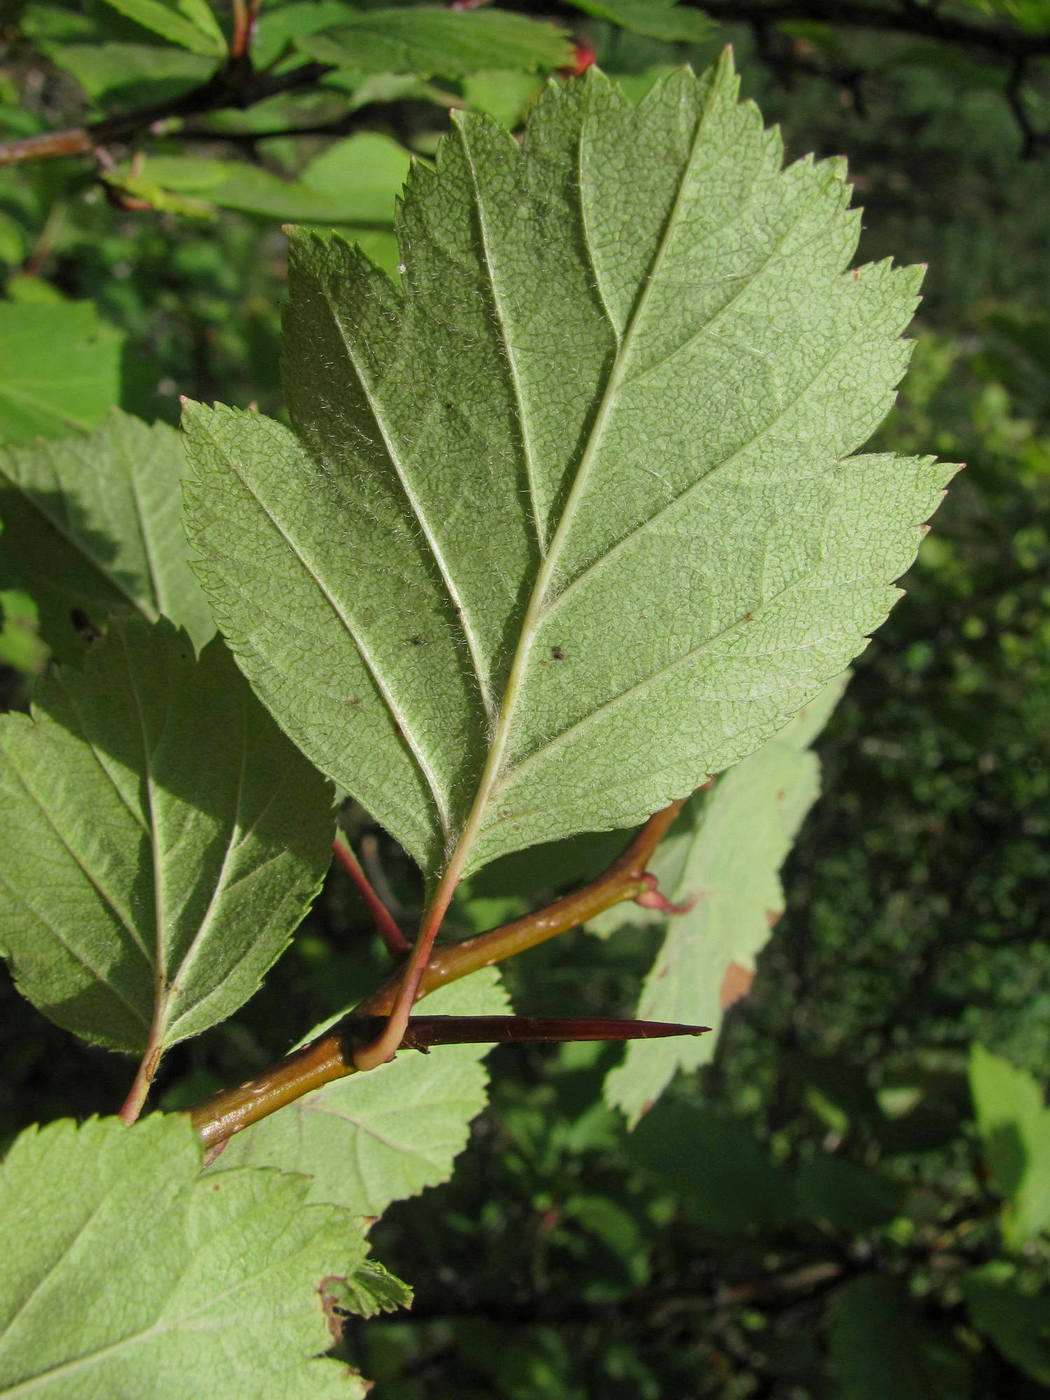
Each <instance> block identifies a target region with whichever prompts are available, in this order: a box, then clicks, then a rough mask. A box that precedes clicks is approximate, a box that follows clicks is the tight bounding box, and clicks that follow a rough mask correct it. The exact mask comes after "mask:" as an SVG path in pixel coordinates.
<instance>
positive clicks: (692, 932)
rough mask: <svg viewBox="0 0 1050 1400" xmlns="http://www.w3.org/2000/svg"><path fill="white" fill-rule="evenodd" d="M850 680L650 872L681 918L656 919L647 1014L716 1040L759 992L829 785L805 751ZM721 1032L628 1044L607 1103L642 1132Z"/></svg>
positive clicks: (837, 685)
mask: <svg viewBox="0 0 1050 1400" xmlns="http://www.w3.org/2000/svg"><path fill="white" fill-rule="evenodd" d="M844 684H845V677H840V678H839V679H837V680H835V681H833V682H832V683H831V684H830V685H829V686H828V687H827V688H826V689H825V690H824V691H823V692H822V693H821V695H820V696H818V697H817V699H816V700H814V701H813V702H812V704H810V705H808V706H807V707H806V708H805V709H804V710H803V711H802V712H801V713H800V715H799V716H798V717H797V718H796V719H795V720H794V721H793V722H792V723H791V724H790V725H788V727H787V728H786V729H784V730H782V731H781V732H780V733H779V734H778V735H777V736H776V737H775V738H773V739H770V740H768V741H767V742H766V743H765V744H764V745H763V746H762V748H760V749H759V750H758V752H757V753H753V754H751V755H750V757H748V758H745V759H744V760H743V761H742V762H740V763H738V764H737V765H736V766H735V767H734V768H732V769H731V770H730V771H729V772H728V773H726V774H725V775H724V776H723V777H721V778H720V779H719V781H718V784H717V785H716V787H715V789H714V791H713V792H711V793H710V794H705V793H700V794H698V795H697V797H696V798H694V800H693V802H692V803H691V804H690V807H689V809H687V811H686V813H685V816H684V819H683V820H682V822H681V823H680V824H679V825H678V826H677V827H676V829H675V831H674V832H673V833H672V835H671V837H670V838H669V840H668V841H667V842H665V844H664V846H663V847H662V848H661V849H660V850H658V851H657V853H656V856H655V857H654V859H653V860H652V862H651V863H650V869H651V871H652V872H653V874H654V875H656V876H657V878H658V879H659V881H660V888H661V890H662V891H663V892H664V894H666V895H667V896H668V897H669V898H670V899H671V901H672V902H673V903H675V904H680V905H688V906H691V907H688V908H686V909H685V912H683V913H681V914H672V915H670V916H668V915H661V914H655V915H653V916H652V918H653V919H655V920H658V921H659V922H660V923H662V924H663V925H664V926H665V927H666V929H667V933H666V937H665V939H664V942H663V946H662V947H661V949H660V952H659V954H658V955H657V958H656V961H655V963H654V964H653V967H652V970H651V971H650V973H649V975H648V977H647V978H646V980H645V985H644V987H643V988H642V993H641V996H640V998H639V1001H638V1010H637V1015H638V1016H640V1017H645V1018H652V1019H654V1020H661V1021H664V1020H666V1021H672V1020H689V1021H695V1022H696V1023H697V1024H700V1025H706V1026H711V1027H712V1029H713V1030H715V1031H717V1029H718V1027H719V1025H720V1024H721V1021H722V1015H723V1012H724V1010H725V1009H726V1008H727V1007H728V1006H730V1005H732V1003H733V1002H734V1001H735V1000H737V999H738V998H739V997H740V996H741V995H744V994H746V992H747V991H748V990H749V988H750V979H751V977H752V976H753V974H754V968H755V958H756V956H757V954H758V953H759V951H760V950H761V949H762V948H763V947H764V946H765V944H766V942H767V941H768V939H769V936H770V933H771V931H772V928H773V925H774V924H775V923H776V921H777V919H778V918H779V917H780V915H781V913H782V912H783V909H784V891H783V889H782V888H781V884H780V874H779V872H780V867H781V865H782V864H783V863H784V860H785V859H786V857H787V854H788V852H789V850H790V849H791V843H792V841H793V840H794V837H795V834H796V832H797V831H798V828H799V826H800V825H801V823H802V820H803V818H804V817H805V815H806V813H807V811H808V810H809V808H810V806H811V805H812V804H813V802H814V801H815V800H816V797H817V793H818V790H819V785H820V778H819V764H818V762H817V759H816V757H815V755H814V754H812V753H810V752H809V751H808V749H807V745H808V744H809V743H811V742H812V740H813V739H814V738H815V737H816V735H817V734H818V733H819V732H820V730H821V729H822V728H823V727H824V724H825V722H826V720H827V717H828V715H829V714H830V713H831V710H832V708H833V707H834V705H835V704H836V702H837V701H838V698H839V696H840V695H841V693H842V689H843V686H844ZM632 922H638V920H637V918H636V916H635V914H634V911H633V910H632V911H631V912H630V913H627V914H625V913H624V912H623V910H622V908H621V909H611V910H609V911H608V913H607V914H605V915H603V916H602V919H601V921H600V922H599V928H601V929H603V930H607V929H609V928H615V927H618V926H620V925H622V924H624V923H628V924H630V923H632ZM716 1043H717V1035H710V1036H705V1037H704V1038H703V1039H701V1040H675V1041H671V1040H668V1041H662V1042H656V1041H651V1042H649V1041H646V1042H637V1043H635V1044H632V1045H631V1046H629V1047H628V1049H627V1052H626V1054H625V1056H624V1060H623V1063H622V1065H620V1066H618V1067H617V1068H616V1069H614V1070H612V1071H611V1072H610V1073H609V1075H608V1077H607V1078H606V1081H605V1097H606V1101H607V1102H608V1103H611V1104H614V1105H616V1106H617V1107H618V1108H621V1109H622V1110H623V1111H624V1113H625V1114H626V1115H627V1117H628V1119H629V1121H630V1122H631V1123H636V1122H637V1121H638V1119H639V1117H640V1116H641V1115H642V1114H643V1113H644V1112H645V1111H646V1110H647V1108H648V1106H649V1105H651V1104H652V1103H653V1102H654V1101H655V1100H656V1099H657V1098H658V1097H659V1096H660V1094H661V1093H662V1092H663V1090H664V1089H665V1088H666V1087H667V1084H668V1083H669V1082H670V1080H671V1077H672V1076H673V1074H674V1073H675V1071H676V1070H679V1069H682V1070H691V1069H697V1068H698V1067H699V1066H700V1065H704V1064H708V1063H709V1062H710V1061H711V1060H712V1059H713V1057H714V1052H715V1045H716Z"/></svg>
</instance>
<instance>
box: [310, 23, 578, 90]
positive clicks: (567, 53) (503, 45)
mask: <svg viewBox="0 0 1050 1400" xmlns="http://www.w3.org/2000/svg"><path fill="white" fill-rule="evenodd" d="M296 43H297V46H298V47H299V48H300V49H301V50H302V51H303V53H307V54H309V55H310V56H311V57H312V58H317V59H320V61H321V62H322V63H334V64H336V65H338V66H339V67H342V68H357V69H363V70H364V71H365V72H369V73H388V72H393V73H433V74H440V75H441V76H442V77H446V78H460V77H464V76H465V75H466V74H468V73H472V72H474V71H475V69H478V68H527V69H535V68H564V67H566V66H567V65H570V64H571V63H572V47H571V45H570V44H569V41H568V38H567V36H566V35H565V34H564V33H563V31H561V30H560V29H556V28H555V27H554V26H553V25H550V24H543V23H540V22H538V21H537V20H532V19H528V18H527V17H526V16H525V15H515V14H509V13H507V12H506V11H502V12H498V11H495V10H478V11H464V10H461V11H453V10H440V9H437V8H431V7H429V6H424V7H422V8H419V9H412V10H408V11H406V10H369V11H367V12H366V13H364V14H362V13H360V12H357V11H354V10H351V9H349V8H347V12H346V18H345V19H344V21H343V22H342V23H341V24H339V25H338V26H337V27H335V28H333V29H331V30H329V31H328V32H326V33H324V34H307V35H303V36H301V37H299V38H297V40H296Z"/></svg>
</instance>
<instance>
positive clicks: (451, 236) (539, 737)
mask: <svg viewBox="0 0 1050 1400" xmlns="http://www.w3.org/2000/svg"><path fill="white" fill-rule="evenodd" d="M847 200H848V189H847V186H846V184H845V168H844V165H843V163H842V162H841V161H840V160H832V161H826V162H817V163H814V162H813V161H812V160H810V159H806V160H803V161H800V162H798V163H796V164H794V165H792V166H789V167H788V168H787V169H786V170H781V143H780V138H779V136H778V134H777V132H776V131H766V130H764V129H763V127H762V123H761V118H760V115H759V113H758V112H757V110H756V109H755V108H754V107H753V106H751V105H750V104H744V105H738V104H737V101H736V79H735V77H734V74H733V71H732V66H731V63H730V61H729V60H728V58H726V59H723V61H722V62H721V63H720V64H719V65H718V66H717V67H716V68H715V69H713V70H712V71H711V72H710V73H708V74H705V75H703V76H702V77H695V76H693V75H692V74H691V73H689V72H688V71H681V72H677V73H675V74H673V75H671V76H670V77H669V78H668V79H666V80H665V81H663V82H661V83H660V84H658V85H657V87H656V88H654V89H653V91H652V92H651V93H650V94H649V95H648V96H647V97H646V98H645V99H644V101H643V102H642V103H641V105H640V106H639V107H638V108H637V109H635V108H632V107H630V106H628V104H627V103H626V102H625V101H624V99H623V98H621V97H620V96H619V95H618V94H617V92H616V91H615V90H614V89H613V88H612V87H611V86H610V85H609V83H608V82H607V81H606V80H605V79H604V78H603V77H602V76H601V75H596V74H590V75H588V76H587V77H586V78H585V79H584V80H581V81H576V82H572V83H568V84H559V85H552V86H551V87H550V88H549V89H548V91H547V93H546V95H545V96H544V98H543V99H542V100H541V101H540V103H539V104H538V106H537V108H536V109H535V111H534V112H533V114H532V117H531V119H530V121H529V124H528V128H527V131H526V134H525V139H524V143H523V145H522V146H521V147H519V146H518V145H517V143H515V141H513V140H512V139H511V138H510V137H509V136H508V135H507V133H506V132H505V131H503V130H501V129H500V128H499V127H498V126H497V125H496V124H495V123H493V122H491V121H490V120H488V119H487V118H484V117H481V116H478V115H472V114H467V115H463V114H457V116H456V118H455V121H454V127H453V130H452V132H451V134H450V135H448V136H447V137H446V138H445V139H444V141H443V143H442V145H441V147H440V150H439V152H438V156H437V162H436V166H435V167H434V168H430V167H428V166H424V165H417V166H416V167H415V169H414V171H413V174H412V176H411V178H410V181H409V184H408V187H407V190H406V194H405V199H404V203H403V205H402V207H401V208H400V210H399V216H398V236H399V240H400V246H401V253H402V266H403V269H404V272H403V284H404V290H403V291H401V290H398V289H395V288H394V287H393V286H392V285H391V284H390V282H389V281H388V280H387V279H386V277H385V276H384V275H383V274H381V273H380V272H378V271H377V270H376V269H374V268H373V267H372V266H371V265H370V264H369V263H368V262H367V261H366V260H365V259H364V258H363V257H362V256H361V255H360V254H359V253H357V252H356V251H354V250H353V249H351V248H349V247H347V246H346V245H345V244H344V243H342V242H341V241H340V240H338V239H335V238H325V237H322V236H319V235H317V234H299V235H297V236H296V237H295V239H294V240H293V265H292V273H291V302H290V305H289V307H288V310H287V314H286V321H285V385H286V393H287V399H288V404H289V408H290V411H291V415H292V419H293V423H294V428H295V430H294V432H290V431H288V430H287V429H286V428H284V427H282V426H281V425H279V424H277V423H275V422H272V421H270V420H267V419H266V418H263V417H260V416H259V415H256V414H251V413H240V412H236V411H234V410H232V409H228V408H217V409H215V410H214V411H212V410H207V409H204V408H201V407H200V406H191V407H190V409H189V411H188V413H187V429H188V432H189V455H190V458H191V461H192V464H193V468H194V476H193V479H192V481H191V483H190V485H189V488H188V519H189V527H190V531H191V536H192V543H193V546H194V547H195V549H196V552H197V557H198V562H197V563H196V568H197V571H198V576H199V578H200V579H201V582H202V584H203V586H204V588H205V591H206V593H208V595H209V596H210V598H211V600H212V602H213V607H214V609H215V612H216V616H217V618H218V620H219V623H220V626H221V627H222V629H223V631H224V632H225V633H226V635H227V637H228V639H229V641H230V644H231V646H232V648H233V650H234V652H235V654H236V655H237V657H238V660H239V662H240V664H241V666H242V668H243V669H244V671H245V672H246V674H247V675H248V677H249V679H250V680H251V682H252V684H253V685H254V686H255V688H256V690H257V692H258V693H259V695H260V696H261V697H262V698H263V700H264V702H265V703H266V704H267V705H268V706H269V707H270V709H271V710H272V712H273V714H274V715H275V716H276V718H277V720H278V722H279V723H280V724H281V725H282V727H284V728H285V729H286V730H287V732H288V733H289V734H290V735H291V736H292V737H293V738H294V739H295V741H296V743H298V744H299V745H300V747H301V748H302V749H303V750H304V752H305V753H307V754H308V755H309V757H310V758H312V759H313V761H314V762H315V763H317V764H318V766H319V767H321V768H322V770H323V771H324V772H326V773H327V774H329V776H331V777H332V778H334V779H335V781H336V782H337V783H338V784H339V785H340V786H342V787H344V788H346V789H347V790H349V791H350V792H352V793H353V794H354V796H356V797H357V798H358V799H359V800H360V801H361V802H362V803H364V805H365V806H366V807H368V808H369V809H370V811H371V812H372V814H373V815H374V816H375V818H376V819H377V820H378V821H379V822H380V823H382V825H384V826H385V827H386V828H387V829H388V830H389V831H390V832H391V833H392V834H393V835H394V836H395V837H396V838H397V839H398V840H399V841H400V842H401V843H402V844H403V845H404V846H405V847H406V848H407V849H408V851H409V852H410V853H411V854H412V855H413V856H414V857H415V859H416V860H417V861H418V862H419V864H420V865H421V866H422V867H423V869H424V871H425V873H426V874H427V876H428V877H429V878H430V879H431V880H432V881H433V880H436V879H438V878H440V877H441V876H442V875H444V874H446V873H447V872H449V871H451V872H452V873H455V874H462V873H469V872H470V871H471V870H475V869H477V868H479V867H480V866H482V865H483V864H485V863H486V862H487V861H490V860H492V859H494V858H495V857H496V856H499V855H502V854H505V853H507V852H510V851H513V850H518V849H522V848H524V847H526V846H529V845H532V844H535V843H537V842H539V841H547V840H553V839H556V838H559V837H563V836H569V835H572V834H574V833H576V832H579V831H584V830H601V829H609V828H614V827H624V826H630V825H633V824H635V823H638V822H640V821H642V820H644V819H645V817H646V816H647V815H648V814H649V813H651V812H653V811H655V810H656V809H658V808H659V807H661V806H663V805H664V804H666V803H667V802H669V801H670V800H672V799H673V798H676V797H681V796H683V795H684V794H686V793H687V792H689V791H690V790H691V789H692V788H694V787H695V786H696V785H697V784H698V783H700V782H702V781H703V780H704V778H705V776H706V775H707V774H709V773H712V772H717V771H719V770H720V769H722V768H724V767H726V766H728V765H729V764H731V763H734V762H736V761H737V760H738V759H740V758H741V757H743V756H744V755H745V754H747V753H749V752H752V751H753V750H754V749H756V748H757V747H759V745H760V744H761V743H762V742H763V741H764V740H765V739H767V738H768V737H769V736H770V735H771V734H773V733H774V732H776V730H778V729H779V728H781V727H782V726H783V725H784V724H786V723H787V722H788V720H789V719H790V718H791V717H792V715H794V714H795V713H796V712H797V711H798V710H799V709H800V708H801V707H802V706H803V705H804V704H806V703H807V701H809V700H810V699H812V697H813V696H814V695H815V694H816V693H817V692H818V691H819V690H820V689H821V687H822V685H823V684H824V683H825V682H827V681H828V680H829V679H830V678H831V677H832V676H834V675H836V674H838V673H839V672H841V671H842V670H843V669H844V668H845V666H846V665H847V664H848V662H849V661H850V660H851V659H852V658H853V657H854V656H855V655H856V654H857V653H858V652H859V651H861V650H862V648H863V647H864V645H865V643H866V639H867V637H868V634H869V633H870V632H871V631H872V630H873V629H874V628H875V627H877V626H878V625H879V623H880V622H881V621H882V619H883V618H884V617H885V615H886V613H887V611H888V609H889V608H890V606H891V605H892V603H893V601H894V599H895V597H896V596H897V590H896V589H895V588H894V587H893V586H892V580H894V579H895V578H897V577H898V576H899V575H900V574H901V573H902V572H903V571H904V570H905V569H906V568H907V567H908V565H909V564H910V562H911V560H912V559H913V557H914V555H915V551H916V548H917V546H918V543H919V540H920V538H921V535H922V522H923V521H925V520H926V519H927V517H928V516H929V515H930V513H931V512H932V511H933V510H934V508H935V507H936V505H937V503H938V501H939V499H940V495H941V493H942V488H943V486H944V484H945V482H946V480H947V479H948V477H949V476H950V475H951V470H952V469H951V468H948V467H944V466H938V465H935V464H934V463H933V462H932V460H931V459H927V458H921V459H920V458H900V457H894V456H892V455H889V454H879V455H867V456H850V454H851V453H853V452H854V451H855V450H856V448H857V447H858V446H859V445H860V444H861V443H862V442H863V441H864V439H865V438H866V437H868V436H869V434H870V433H871V432H872V431H873V429H874V428H875V427H876V426H877V425H878V423H879V422H880V421H881V419H882V418H883V417H884V415H885V414H886V412H887V410H888V409H889V407H890V405H891V403H892V399H893V391H894V386H895V385H896V383H897V381H898V380H899V378H900V376H901V374H902V373H903V370H904V367H905V364H906V361H907V354H908V350H907V346H906V344H905V343H904V342H903V341H901V340H900V338H899V337H900V333H901V331H902V329H903V327H904V326H905V325H906V323H907V321H908V320H909V318H910V316H911V314H912V310H913V308H914V304H915V293H916V289H917V286H918V282H919V278H920V271H919V270H918V269H903V270H895V269H893V268H892V267H891V266H890V265H889V264H887V263H882V264H878V265H874V266H866V267H863V268H860V269H857V270H854V271H852V272H851V271H849V270H847V265H848V260H849V258H850V256H851V254H852V253H853V251H854V248H855V245H856V238H857V231H858V215H857V213H856V212H850V211H849V210H848V209H847V207H846V206H847ZM288 616H294V617H296V619H297V620H298V624H299V625H298V626H297V627H296V629H295V631H294V633H293V632H291V631H290V630H289V628H288V627H287V625H286V618H287V617H288Z"/></svg>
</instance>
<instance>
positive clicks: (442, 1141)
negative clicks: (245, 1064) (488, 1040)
mask: <svg viewBox="0 0 1050 1400" xmlns="http://www.w3.org/2000/svg"><path fill="white" fill-rule="evenodd" d="M507 1009H508V1007H507V998H506V996H505V994H504V993H503V991H502V989H501V987H500V985H499V980H498V978H497V975H496V973H495V972H494V971H485V972H478V973H475V974H474V976H473V977H471V978H469V979H468V980H467V981H465V982H461V983H454V984H452V985H451V986H448V987H443V988H441V989H440V990H439V991H437V992H433V993H432V994H431V995H430V996H429V997H427V998H426V999H425V1001H422V1002H421V1003H420V1006H419V1010H420V1013H421V1014H422V1013H424V1012H428V1013H431V1014H434V1015H450V1016H451V1015H459V1016H462V1015H476V1016H485V1015H500V1014H501V1013H503V1012H505V1011H506V1010H507ZM491 1048H492V1047H491V1046H488V1045H448V1046H442V1047H440V1048H439V1049H436V1050H433V1051H432V1052H431V1053H430V1054H429V1055H421V1054H419V1053H417V1052H416V1051H403V1052H402V1053H401V1054H400V1055H399V1056H398V1057H397V1059H396V1060H393V1061H391V1063H390V1064H387V1065H382V1066H381V1067H380V1068H379V1069H375V1070H370V1071H369V1073H368V1074H355V1075H351V1076H350V1077H349V1078H347V1079H338V1080H335V1081H333V1083H331V1084H326V1085H325V1087H324V1088H323V1089H318V1090H317V1091H316V1092H315V1093H312V1094H308V1095H307V1096H306V1097H305V1098H302V1099H299V1100H298V1101H297V1102H296V1103H294V1104H290V1105H289V1106H288V1107H287V1108H283V1109H281V1110H280V1112H279V1113H275V1114H274V1115H273V1116H272V1117H270V1118H264V1119H263V1120H262V1122H260V1123H256V1124H254V1125H253V1126H252V1127H250V1128H246V1129H245V1130H244V1132H242V1133H238V1134H237V1136H236V1137H235V1138H232V1139H231V1140H230V1142H229V1143H228V1145H227V1146H226V1148H225V1149H224V1151H223V1152H222V1155H221V1156H220V1157H219V1158H218V1160H217V1161H216V1164H215V1165H216V1169H217V1170H219V1171H225V1170H226V1169H227V1168H229V1167H233V1166H241V1165H250V1166H256V1167H258V1166H271V1165H272V1166H280V1167H283V1168H286V1169H288V1170H292V1171H298V1172H303V1173H304V1174H306V1175H308V1176H309V1177H310V1178H311V1179H312V1185H311V1187H310V1200H312V1201H330V1202H332V1203H333V1204H335V1205H340V1206H345V1207H346V1208H347V1209H348V1210H352V1211H354V1212H355V1214H358V1215H380V1214H382V1212H383V1211H384V1210H385V1209H386V1207H387V1206H388V1205H389V1204H390V1202H391V1201H398V1200H402V1199H403V1198H404V1197H406V1196H415V1195H418V1193H419V1192H420V1191H422V1190H423V1188H424V1187H426V1186H436V1185H437V1184H438V1182H441V1181H446V1180H447V1179H448V1177H449V1176H450V1175H451V1172H452V1162H453V1159H454V1158H455V1157H456V1156H457V1155H458V1154H459V1153H460V1152H462V1151H463V1148H464V1147H465V1146H466V1144H467V1134H468V1125H469V1123H470V1121H471V1119H472V1118H474V1117H476V1115H477V1114H478V1113H480V1112H481V1110H482V1109H483V1108H484V1106H485V1097H486V1096H485V1086H486V1084H487V1083H488V1076H487V1075H486V1073H485V1070H484V1068H483V1066H482V1064H481V1061H482V1059H483V1058H484V1056H485V1055H486V1054H487V1053H488V1051H489V1050H490V1049H491Z"/></svg>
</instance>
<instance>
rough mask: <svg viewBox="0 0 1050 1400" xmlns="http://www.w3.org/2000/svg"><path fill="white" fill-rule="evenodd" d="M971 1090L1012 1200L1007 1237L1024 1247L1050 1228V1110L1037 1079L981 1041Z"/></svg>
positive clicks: (998, 1182)
mask: <svg viewBox="0 0 1050 1400" xmlns="http://www.w3.org/2000/svg"><path fill="white" fill-rule="evenodd" d="M970 1091H971V1093H972V1094H973V1102H974V1107H975V1109H976V1110H977V1128H978V1131H979V1132H980V1134H981V1139H982V1142H983V1144H984V1151H985V1155H986V1157H987V1160H988V1166H989V1167H990V1168H991V1173H992V1181H993V1184H994V1186H995V1188H996V1190H998V1191H1000V1192H1001V1193H1002V1195H1003V1196H1004V1197H1005V1198H1006V1202H1007V1204H1006V1208H1005V1209H1004V1211H1003V1236H1004V1238H1005V1240H1006V1242H1007V1244H1008V1245H1010V1247H1011V1248H1013V1249H1020V1248H1021V1247H1022V1246H1023V1245H1025V1244H1027V1242H1028V1241H1029V1240H1030V1239H1031V1238H1032V1236H1033V1235H1037V1234H1038V1233H1039V1232H1040V1231H1041V1230H1050V1108H1047V1107H1045V1105H1044V1103H1043V1087H1042V1085H1041V1084H1040V1083H1039V1082H1038V1081H1037V1080H1035V1079H1033V1077H1032V1076H1031V1075H1030V1074H1026V1073H1025V1072H1024V1070H1021V1069H1018V1068H1017V1067H1016V1066H1015V1065H1012V1064H1011V1063H1010V1062H1009V1060H1004V1059H1002V1058H1001V1057H1000V1056H999V1055H993V1054H991V1053H990V1052H989V1051H987V1050H985V1049H984V1047H983V1046H981V1045H975V1046H974V1047H973V1049H972V1051H971V1054H970Z"/></svg>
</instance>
